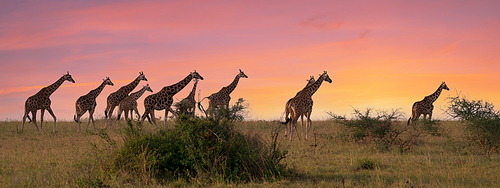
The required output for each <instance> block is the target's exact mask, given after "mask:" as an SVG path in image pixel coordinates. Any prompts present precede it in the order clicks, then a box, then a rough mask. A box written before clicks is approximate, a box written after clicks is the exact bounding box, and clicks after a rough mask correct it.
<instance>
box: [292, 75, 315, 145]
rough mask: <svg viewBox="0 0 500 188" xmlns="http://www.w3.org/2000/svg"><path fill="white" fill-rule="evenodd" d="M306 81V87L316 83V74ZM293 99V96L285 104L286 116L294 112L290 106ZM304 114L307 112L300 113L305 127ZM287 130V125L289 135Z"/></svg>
mask: <svg viewBox="0 0 500 188" xmlns="http://www.w3.org/2000/svg"><path fill="white" fill-rule="evenodd" d="M306 81H307V84H306V86H305V87H304V88H306V87H307V86H309V85H311V84H313V83H314V81H316V80H315V79H314V76H311V77H310V79H309V80H306ZM301 91H302V90H301ZM299 92H300V91H299ZM299 92H297V94H296V95H295V96H294V97H296V96H297V95H299ZM292 99H293V98H291V99H289V100H288V101H287V102H286V104H285V117H288V114H290V113H292V107H291V106H290V102H291V101H292ZM304 115H305V114H302V115H300V122H301V125H302V127H304ZM287 132H288V130H287V128H286V127H285V136H286V135H287ZM299 140H300V138H299Z"/></svg>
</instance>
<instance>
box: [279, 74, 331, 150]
mask: <svg viewBox="0 0 500 188" xmlns="http://www.w3.org/2000/svg"><path fill="white" fill-rule="evenodd" d="M323 81H327V82H328V83H332V80H331V79H330V77H329V76H328V73H327V72H326V71H324V72H323V74H322V75H320V77H319V78H318V80H316V81H315V82H314V83H313V84H311V85H309V86H307V87H306V88H304V89H303V90H302V91H299V93H298V94H297V96H296V97H294V98H292V101H290V107H291V108H292V111H291V113H290V118H288V117H285V118H286V122H284V123H283V124H287V123H289V122H290V121H291V122H290V141H292V138H293V130H294V128H295V129H297V128H296V127H297V120H298V119H299V117H300V116H301V115H302V114H304V113H306V114H305V115H306V117H307V123H306V130H307V133H306V140H307V139H308V136H309V131H310V129H311V112H312V107H313V101H312V98H311V97H312V95H313V94H314V93H315V92H316V91H317V90H318V89H319V87H320V86H321V84H322V83H323Z"/></svg>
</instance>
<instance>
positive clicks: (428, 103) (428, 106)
mask: <svg viewBox="0 0 500 188" xmlns="http://www.w3.org/2000/svg"><path fill="white" fill-rule="evenodd" d="M443 89H445V90H447V91H449V90H450V88H448V86H447V85H446V83H444V82H442V83H441V85H439V87H438V88H437V90H436V91H435V92H434V93H432V94H431V95H429V96H426V97H424V99H423V100H421V101H417V102H415V103H413V106H412V108H411V117H410V118H409V119H408V123H407V124H406V125H410V121H412V122H414V123H415V122H416V121H417V120H418V118H419V117H420V115H421V114H423V115H424V119H425V118H426V116H427V114H428V115H429V120H430V119H431V118H432V110H434V105H432V103H434V101H436V100H437V98H438V97H439V95H441V91H443Z"/></svg>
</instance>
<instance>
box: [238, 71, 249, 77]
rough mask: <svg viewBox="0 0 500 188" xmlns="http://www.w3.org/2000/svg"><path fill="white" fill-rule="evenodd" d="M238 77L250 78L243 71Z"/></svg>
mask: <svg viewBox="0 0 500 188" xmlns="http://www.w3.org/2000/svg"><path fill="white" fill-rule="evenodd" d="M236 76H237V77H240V78H248V76H247V75H246V74H245V73H244V72H243V71H241V69H240V73H239V74H238V75H236Z"/></svg>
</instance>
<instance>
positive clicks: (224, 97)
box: [198, 69, 248, 114]
mask: <svg viewBox="0 0 500 188" xmlns="http://www.w3.org/2000/svg"><path fill="white" fill-rule="evenodd" d="M240 78H248V76H247V75H245V73H244V72H243V71H241V69H240V72H239V73H238V74H237V75H236V77H235V78H234V80H233V82H231V84H229V85H228V86H226V87H223V88H222V89H221V90H220V91H219V92H217V93H213V94H212V95H210V96H208V97H205V98H203V99H201V101H200V102H198V108H199V109H200V111H202V112H205V111H204V110H203V109H202V106H201V102H202V101H203V100H204V99H206V98H208V100H209V102H208V109H207V111H208V113H209V114H212V113H213V110H214V109H215V108H217V106H219V105H220V106H224V107H226V108H229V101H230V100H231V96H229V95H230V94H231V92H233V91H234V89H235V88H236V86H237V85H238V81H239V80H240ZM205 114H207V112H205Z"/></svg>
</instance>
